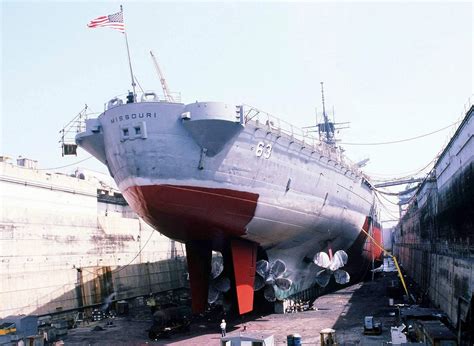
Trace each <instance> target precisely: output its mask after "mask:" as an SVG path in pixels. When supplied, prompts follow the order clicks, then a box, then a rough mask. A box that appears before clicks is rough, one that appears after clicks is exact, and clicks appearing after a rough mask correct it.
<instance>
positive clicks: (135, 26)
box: [0, 0, 473, 179]
mask: <svg viewBox="0 0 474 346" xmlns="http://www.w3.org/2000/svg"><path fill="white" fill-rule="evenodd" d="M122 4H123V5H124V18H125V24H126V28H127V35H128V40H129V45H130V52H131V56H132V64H133V68H134V74H135V75H136V77H137V79H138V81H139V83H140V84H141V85H142V87H143V88H144V89H147V90H157V91H159V92H160V93H161V89H160V83H159V79H158V77H157V75H156V72H155V70H154V66H153V64H152V61H151V59H150V55H149V51H150V50H153V52H154V53H155V55H156V56H157V58H158V61H159V63H160V65H161V68H162V70H163V72H164V74H165V76H166V79H167V82H168V84H169V86H170V89H171V90H172V91H176V92H180V93H181V97H182V101H183V102H184V103H191V102H194V101H196V100H199V101H224V102H229V103H235V104H241V103H245V104H250V105H253V106H255V107H257V108H259V109H262V110H265V111H267V112H269V113H271V114H273V115H275V116H277V117H279V118H281V119H283V120H286V121H288V122H291V123H293V124H294V125H297V126H301V127H302V126H309V125H314V122H315V108H316V107H317V108H318V109H319V110H320V109H321V94H320V82H321V81H324V87H325V99H326V106H327V108H328V109H332V108H333V107H334V110H335V119H336V121H337V122H350V128H349V129H345V130H341V131H340V133H338V134H337V136H338V138H339V139H340V140H341V143H374V142H384V141H392V140H399V139H405V138H411V137H415V136H418V135H422V134H425V133H429V132H432V131H435V130H438V129H440V128H443V127H445V126H447V125H450V124H453V123H454V122H456V121H458V120H460V118H461V117H462V116H463V109H464V105H465V103H466V102H468V99H469V97H470V96H471V95H472V94H473V66H472V62H473V5H472V3H470V2H414V3H410V2H383V3H376V2H291V3H289V2H288V3H283V2H202V3H201V2H144V1H133V2H127V1H123V2H122ZM119 6H120V3H119V2H105V1H102V2H94V1H88V2H85V1H82V2H59V1H58V2H22V1H5V0H4V1H1V100H0V101H1V117H0V129H1V132H0V154H3V155H8V156H11V157H13V158H16V157H18V156H19V155H21V156H23V157H28V158H32V159H35V160H38V161H39V167H40V168H41V169H49V168H55V167H64V166H67V167H64V168H62V170H68V169H69V170H74V168H75V167H76V166H80V167H85V168H89V169H93V170H97V171H101V172H107V170H106V168H105V166H103V165H102V164H101V163H99V162H98V161H97V160H96V159H94V158H91V159H88V158H89V157H90V155H89V154H88V153H86V152H84V151H83V150H82V149H79V153H78V156H77V157H76V156H73V157H62V156H61V148H60V145H59V143H58V141H59V139H60V135H59V131H60V130H61V129H62V128H63V126H64V125H65V124H67V123H68V122H69V121H70V120H71V119H72V118H73V117H74V116H75V115H76V114H77V113H78V112H79V111H80V110H81V109H82V108H83V107H84V104H87V105H88V106H89V110H92V111H95V112H101V111H103V107H104V103H106V102H107V101H108V100H110V99H111V98H113V97H114V96H115V95H119V94H124V93H126V92H127V91H128V90H129V89H130V72H129V70H128V60H127V55H126V49H125V41H124V35H123V34H121V33H120V32H118V31H115V30H111V29H107V28H98V29H89V28H87V27H86V24H87V23H88V22H89V21H90V20H92V19H94V18H96V17H98V16H101V15H106V14H112V13H115V12H117V11H118V10H119ZM454 130H455V127H452V128H450V129H447V130H444V131H441V132H438V133H436V134H434V135H431V136H427V137H424V138H422V139H419V140H416V141H408V142H404V143H400V144H392V145H350V144H345V145H343V146H344V149H345V150H346V154H347V156H348V157H349V158H351V159H352V160H353V161H360V160H362V159H365V158H370V161H369V163H368V165H367V166H366V167H365V170H366V172H367V173H368V174H369V175H372V176H373V177H374V178H375V179H385V178H387V177H396V176H401V175H406V174H407V173H412V172H416V171H418V170H419V169H420V168H422V167H424V166H426V165H427V164H428V163H429V162H431V161H432V160H433V159H434V158H435V157H436V155H437V154H438V153H439V152H440V151H441V150H442V148H443V146H444V145H445V144H446V143H447V140H448V139H449V138H450V135H451V134H452V133H453V132H454ZM82 160H85V161H83V162H79V161H82ZM76 162H79V163H78V164H76Z"/></svg>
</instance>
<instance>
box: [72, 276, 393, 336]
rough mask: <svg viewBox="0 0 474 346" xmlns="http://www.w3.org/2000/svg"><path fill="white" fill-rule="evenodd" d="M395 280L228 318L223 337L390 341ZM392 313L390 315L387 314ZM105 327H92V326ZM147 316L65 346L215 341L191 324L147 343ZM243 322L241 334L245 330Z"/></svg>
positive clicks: (84, 332) (84, 329)
mask: <svg viewBox="0 0 474 346" xmlns="http://www.w3.org/2000/svg"><path fill="white" fill-rule="evenodd" d="M395 279H396V274H395V273H384V274H381V275H380V276H379V277H377V278H376V279H375V281H366V282H362V283H359V284H356V285H353V286H351V287H347V288H344V289H341V290H339V291H336V292H334V293H331V294H327V295H324V296H322V297H319V298H317V299H316V300H315V302H314V307H315V310H310V311H305V312H299V313H293V314H269V315H265V316H261V315H253V316H246V317H245V318H238V319H236V320H234V321H227V335H232V334H239V333H242V334H244V333H251V334H259V333H262V334H273V335H274V338H275V344H276V345H286V343H287V342H286V340H287V339H286V337H287V335H289V334H294V333H298V334H300V335H301V340H302V344H303V345H320V336H319V332H320V331H321V330H322V329H324V328H333V329H335V330H336V337H337V341H338V344H339V345H383V344H385V343H386V342H388V341H390V326H393V325H395V322H396V321H395V319H396V317H395V316H394V314H393V312H395V311H396V308H394V307H390V306H389V304H388V297H387V296H386V287H387V286H388V285H389V283H390V282H391V280H395ZM391 313H392V314H391ZM364 316H374V319H375V320H376V321H378V322H381V323H382V326H383V333H382V334H381V335H378V336H367V335H364V334H363V322H364ZM97 325H98V326H101V327H103V329H104V330H101V331H92V329H93V328H94V327H95V326H97ZM150 325H151V315H150V314H148V316H147V315H146V314H145V315H142V316H135V317H120V318H116V319H114V320H113V326H112V327H107V326H106V321H101V322H95V323H94V324H92V323H91V324H90V325H87V326H80V327H78V328H76V329H72V330H69V333H68V335H67V337H66V338H64V343H65V344H66V345H147V344H148V345H219V341H220V330H219V323H218V322H215V321H214V322H212V323H211V322H202V323H194V324H193V325H192V326H191V330H190V331H189V332H187V333H182V334H177V335H173V336H172V337H170V338H168V339H160V340H158V341H151V340H149V339H148V337H147V331H146V330H147V329H148V328H149V327H150ZM244 326H246V332H244Z"/></svg>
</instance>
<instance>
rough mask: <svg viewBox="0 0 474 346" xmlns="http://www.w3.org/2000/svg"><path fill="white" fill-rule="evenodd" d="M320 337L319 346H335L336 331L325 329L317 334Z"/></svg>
mask: <svg viewBox="0 0 474 346" xmlns="http://www.w3.org/2000/svg"><path fill="white" fill-rule="evenodd" d="M319 335H320V336H321V346H326V345H337V343H336V331H335V330H334V329H332V328H326V329H323V330H321V331H320V332H319Z"/></svg>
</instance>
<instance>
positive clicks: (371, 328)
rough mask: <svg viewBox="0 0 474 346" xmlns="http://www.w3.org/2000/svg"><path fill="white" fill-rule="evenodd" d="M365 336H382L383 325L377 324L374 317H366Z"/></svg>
mask: <svg viewBox="0 0 474 346" xmlns="http://www.w3.org/2000/svg"><path fill="white" fill-rule="evenodd" d="M364 334H365V335H380V334H382V323H380V322H375V321H374V316H365V317H364Z"/></svg>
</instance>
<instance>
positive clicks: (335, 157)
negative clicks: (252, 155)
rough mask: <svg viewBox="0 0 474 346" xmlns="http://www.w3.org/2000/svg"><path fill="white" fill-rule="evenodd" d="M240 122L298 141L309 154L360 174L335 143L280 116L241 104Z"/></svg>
mask: <svg viewBox="0 0 474 346" xmlns="http://www.w3.org/2000/svg"><path fill="white" fill-rule="evenodd" d="M240 112H241V122H242V123H243V124H248V123H253V124H254V126H255V127H257V128H261V129H262V130H264V131H267V133H273V134H276V135H277V136H285V137H287V138H288V139H289V140H290V142H294V143H298V144H299V145H300V146H301V148H302V149H304V148H307V149H309V150H310V151H311V154H313V153H318V154H320V155H321V157H326V158H327V159H328V163H329V162H334V164H335V165H336V166H337V165H340V166H341V168H346V169H347V170H350V171H352V172H354V173H355V174H357V175H360V174H361V171H360V167H359V166H358V165H356V164H355V163H353V162H352V161H351V160H349V159H348V158H347V157H346V156H345V155H344V154H343V152H342V150H341V148H340V147H338V146H336V145H330V144H327V143H326V142H324V141H321V140H320V139H319V138H316V137H314V136H313V135H312V134H311V132H310V131H309V129H302V128H299V127H297V126H294V125H292V124H290V123H288V122H286V121H284V120H281V119H280V118H278V117H276V116H274V115H272V114H270V113H267V112H265V111H262V110H261V109H258V108H256V107H253V106H250V105H247V104H243V105H242V107H241V108H240Z"/></svg>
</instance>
